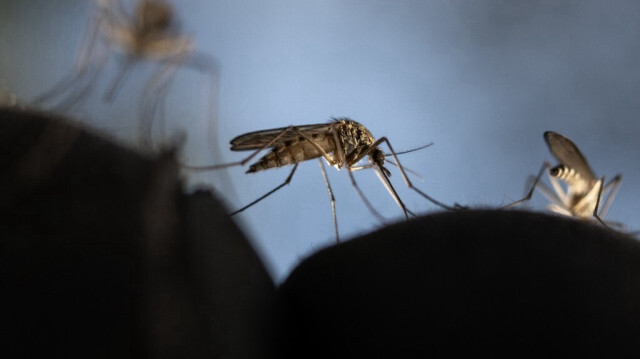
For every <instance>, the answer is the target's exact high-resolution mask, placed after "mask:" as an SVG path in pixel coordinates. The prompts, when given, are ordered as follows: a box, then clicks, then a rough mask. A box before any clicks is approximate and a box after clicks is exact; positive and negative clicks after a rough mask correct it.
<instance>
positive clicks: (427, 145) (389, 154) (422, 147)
mask: <svg viewBox="0 0 640 359" xmlns="http://www.w3.org/2000/svg"><path fill="white" fill-rule="evenodd" d="M431 146H433V142H429V143H427V144H426V145H423V146H420V147H416V148H412V149H410V150H406V151H402V152H396V156H397V155H403V154H405V153H411V152H415V151H420V150H422V149H425V148H427V147H431ZM384 155H385V156H387V157H389V156H393V154H391V153H385V154H384ZM394 165H395V166H398V165H396V164H395V163H394ZM403 168H404V169H407V167H403ZM409 172H411V171H409Z"/></svg>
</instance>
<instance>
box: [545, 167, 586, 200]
mask: <svg viewBox="0 0 640 359" xmlns="http://www.w3.org/2000/svg"><path fill="white" fill-rule="evenodd" d="M550 174H551V175H552V176H553V177H557V178H559V179H561V180H563V181H565V182H566V183H567V184H568V185H569V186H570V190H571V192H573V193H575V194H582V193H585V192H587V191H588V190H589V189H591V187H592V184H591V183H589V181H586V180H585V179H584V177H582V176H581V175H580V173H579V172H578V171H576V170H574V169H573V168H569V167H567V166H565V165H558V166H556V167H553V168H552V169H551V171H550Z"/></svg>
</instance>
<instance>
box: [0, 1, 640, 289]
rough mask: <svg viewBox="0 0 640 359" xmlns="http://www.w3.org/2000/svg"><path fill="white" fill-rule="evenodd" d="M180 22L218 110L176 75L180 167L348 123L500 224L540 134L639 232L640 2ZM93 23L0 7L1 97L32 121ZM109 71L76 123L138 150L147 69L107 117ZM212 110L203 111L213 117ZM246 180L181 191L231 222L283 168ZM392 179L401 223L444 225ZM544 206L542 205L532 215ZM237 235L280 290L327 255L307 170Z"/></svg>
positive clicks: (358, 8) (393, 209)
mask: <svg viewBox="0 0 640 359" xmlns="http://www.w3.org/2000/svg"><path fill="white" fill-rule="evenodd" d="M127 1H128V0H123V2H125V3H127ZM131 1H132V0H131ZM131 1H129V3H131ZM174 6H175V9H176V12H177V16H178V18H179V20H180V24H181V26H182V29H183V30H184V31H185V32H186V33H189V34H192V35H193V36H194V37H195V39H196V40H197V43H198V47H199V50H200V51H201V52H202V53H206V54H209V55H210V56H213V57H214V58H215V59H216V62H217V65H218V70H219V81H218V83H217V88H216V90H215V92H214V93H213V94H212V95H209V94H208V93H207V92H206V91H204V89H206V84H207V79H206V77H205V76H203V75H201V74H199V73H198V72H195V71H192V70H190V69H184V70H181V71H180V72H179V73H178V74H177V76H176V78H175V81H174V82H173V84H172V87H171V89H170V91H169V95H168V98H167V102H166V107H167V111H166V117H167V133H169V134H170V133H173V132H175V131H177V130H183V131H185V132H186V133H187V136H188V142H187V144H186V146H185V148H184V151H183V154H182V155H183V161H185V162H188V163H190V164H210V163H220V162H229V161H236V160H239V159H242V158H243V157H244V155H245V153H232V152H230V151H229V150H228V141H229V140H230V139H231V138H233V137H234V136H236V135H239V134H242V133H245V132H249V131H255V130H261V129H269V128H274V127H282V126H287V125H290V124H297V125H300V124H313V123H323V122H326V121H328V120H329V118H330V117H332V116H335V117H341V116H348V117H351V118H353V119H355V120H357V121H359V122H361V123H362V124H364V125H365V126H367V127H368V128H369V130H370V131H371V133H372V134H373V135H374V136H376V137H381V136H386V137H388V138H389V140H390V141H391V143H392V144H393V145H394V147H395V149H396V150H397V151H399V150H405V149H411V148H415V147H417V146H420V145H424V144H426V143H429V142H434V146H432V147H430V148H428V149H425V150H421V151H418V152H414V153H411V154H406V155H403V156H402V157H401V161H402V163H403V164H404V165H405V166H406V167H408V168H410V169H412V170H414V171H417V172H419V173H420V174H421V175H422V176H423V177H424V180H423V181H420V180H418V179H417V178H415V177H414V180H413V181H414V183H415V184H416V186H418V187H419V188H421V189H422V190H424V191H425V192H427V193H428V194H430V195H432V196H434V197H435V198H437V199H439V200H441V201H443V202H445V203H448V204H452V203H453V202H457V203H461V204H466V205H470V206H480V207H482V206H498V205H502V204H505V203H508V202H510V201H512V200H515V199H518V198H520V197H521V196H522V195H523V194H524V191H525V185H526V183H527V178H528V176H529V175H531V174H533V173H535V172H536V171H537V170H538V169H539V167H540V166H541V164H542V162H543V161H544V160H552V157H551V155H550V153H549V152H548V149H547V148H546V145H545V143H544V141H543V138H542V134H543V132H544V131H546V130H554V131H557V132H560V133H562V134H564V135H566V136H568V137H569V138H571V139H572V140H573V141H574V142H575V143H576V144H577V145H578V146H579V147H580V149H581V150H582V152H583V153H584V154H585V155H586V157H587V158H588V160H589V163H590V165H591V167H592V168H593V169H594V170H595V172H596V174H597V175H606V176H607V177H608V178H611V177H612V176H613V175H615V174H616V173H622V174H623V175H624V181H623V184H622V187H621V188H620V191H619V193H618V196H617V198H616V200H615V201H614V203H613V206H612V208H611V210H610V211H609V213H608V215H607V218H608V219H611V220H615V221H619V222H622V223H624V224H626V225H627V227H628V228H629V229H630V230H638V229H640V218H639V217H638V215H637V212H638V209H639V208H640V204H638V202H637V199H638V198H640V168H639V167H638V165H637V159H638V158H639V157H640V141H638V135H639V134H640V124H639V122H638V119H637V116H638V113H639V110H640V97H639V96H638V94H639V93H640V67H639V66H638V61H639V59H640V41H639V39H640V2H637V1H632V0H628V1H625V0H614V1H607V2H604V1H598V0H572V1H543V0H539V1H534V0H528V1H515V0H484V1H464V0H439V1H436V0H429V1H424V0H420V1H418V0H394V1H390V0H387V1H382V0H323V1H299V0H270V1H246V0H226V1H209V0H183V1H174ZM92 9H93V2H92V1H88V0H87V1H79V0H57V1H49V0H30V1H24V0H2V1H0V90H3V91H11V92H13V93H14V94H15V95H16V96H17V98H18V101H20V102H22V103H28V102H29V101H30V100H32V99H33V98H35V97H36V96H37V95H38V94H40V93H42V92H43V91H45V90H47V89H49V88H50V87H51V86H53V85H54V84H55V83H56V82H57V81H59V80H60V79H61V78H62V77H63V76H64V75H65V74H68V73H69V72H70V71H72V69H73V62H74V58H75V54H76V51H77V49H78V47H79V46H80V45H81V43H82V40H83V36H84V34H85V32H86V31H87V22H88V21H89V17H90V14H91V10H92ZM114 59H115V60H116V61H113V60H114ZM111 60H112V61H111V63H110V65H109V66H108V68H106V69H105V73H104V74H103V76H102V77H101V81H100V83H99V84H97V85H96V87H99V89H97V90H96V91H94V93H93V94H92V95H91V97H90V98H89V100H88V101H87V102H86V103H85V104H84V105H83V106H82V108H81V109H79V110H76V111H75V112H74V113H72V114H71V115H72V116H74V117H75V118H77V119H78V120H79V121H81V122H83V123H86V124H88V125H90V126H91V127H93V128H96V129H98V130H100V131H102V132H103V133H104V134H105V135H107V136H109V137H112V138H116V139H118V140H119V141H121V142H123V143H128V144H130V145H132V146H133V145H135V143H136V142H135V141H136V136H137V132H136V131H137V129H138V124H137V122H136V121H137V117H138V111H139V99H140V94H141V93H142V91H143V88H144V84H145V82H146V81H147V80H148V79H149V78H150V76H151V75H152V74H153V71H154V70H155V69H156V68H157V67H155V66H154V65H153V64H142V65H141V66H138V67H137V68H136V71H135V72H134V73H133V74H132V75H131V76H130V78H128V79H127V81H126V82H125V84H124V86H123V88H122V91H120V93H119V94H118V97H117V98H116V100H115V101H114V102H113V103H104V102H102V101H101V100H100V97H101V94H102V92H103V91H104V89H105V88H106V85H107V84H108V82H109V80H110V78H111V76H113V74H114V72H115V69H116V67H117V66H116V65H117V58H111ZM206 97H208V98H206ZM208 103H212V104H214V105H215V116H213V117H212V116H211V115H210V114H208V113H207V107H208V105H207V104H208ZM212 118H217V123H212V122H211V121H212ZM158 140H162V139H158ZM212 143H213V145H212ZM216 148H217V150H216ZM245 170H246V168H230V169H228V170H223V171H218V172H210V173H188V172H185V178H187V182H188V184H189V188H190V189H193V188H196V187H198V186H205V185H206V186H212V187H215V188H216V190H217V191H218V193H219V194H220V196H222V198H224V199H225V201H226V203H227V205H228V208H229V210H235V209H238V208H240V207H241V206H243V205H245V204H247V203H249V202H250V201H252V200H253V199H255V198H257V197H258V196H260V195H262V194H263V193H265V192H266V191H268V190H269V189H271V188H273V187H275V186H276V185H278V184H279V183H281V182H282V181H283V180H284V179H285V178H286V176H287V175H288V174H289V171H290V168H283V169H277V170H270V171H266V172H261V173H257V174H250V175H247V174H244V171H245ZM390 170H391V171H392V172H393V176H392V181H393V183H394V185H395V187H396V189H397V190H398V192H399V194H400V196H401V198H402V199H403V200H404V201H405V203H406V204H407V206H408V207H409V208H410V209H411V210H413V211H414V212H418V213H429V212H432V211H436V210H438V209H437V208H436V207H434V205H432V204H431V203H429V202H427V201H426V200H424V199H423V198H422V197H420V196H418V195H417V194H416V193H415V192H412V191H410V190H408V189H407V188H406V186H405V185H404V184H403V182H402V180H401V177H400V175H399V173H398V172H397V169H396V168H393V167H390ZM327 171H328V175H329V179H330V181H331V184H332V186H333V190H334V193H335V196H336V207H337V214H338V226H339V231H340V234H341V236H342V237H343V239H345V240H347V239H348V238H349V237H353V236H356V235H359V234H362V233H366V232H369V231H372V230H375V229H376V228H379V227H380V226H381V225H382V224H381V223H379V222H378V221H377V220H376V219H375V218H373V217H372V215H371V213H370V212H369V211H368V210H367V209H366V207H365V206H364V205H363V203H362V202H361V200H360V199H359V198H358V196H357V195H356V193H355V191H354V190H353V188H352V186H351V185H350V182H349V179H348V176H347V174H346V173H345V171H344V170H342V171H336V170H334V169H332V168H327ZM355 176H356V179H357V180H358V182H359V184H360V185H361V187H362V189H363V191H364V192H365V193H366V195H367V196H368V198H369V199H370V201H371V202H373V204H374V205H375V206H376V208H378V209H379V211H380V212H382V213H383V214H384V215H385V216H386V217H388V218H389V223H391V222H394V221H400V220H403V216H402V212H401V211H400V209H399V208H398V207H397V206H396V204H395V203H394V201H393V200H392V199H391V197H389V195H388V194H387V193H386V191H385V190H384V188H383V186H382V185H381V184H380V183H379V181H378V179H377V177H376V176H375V174H374V173H373V172H372V171H361V172H357V173H356V174H355ZM545 181H546V179H545ZM545 204H546V200H545V199H544V198H543V197H542V195H540V194H538V193H537V194H535V195H534V199H533V200H532V201H531V202H530V203H529V204H528V205H527V207H529V208H532V209H535V210H544V205H545ZM235 219H236V220H237V222H238V223H239V225H240V226H241V227H242V228H243V230H244V231H245V233H246V234H247V236H248V237H249V238H250V239H251V240H252V241H253V243H254V245H255V246H256V248H257V249H258V250H259V252H260V254H261V255H262V257H263V258H264V260H265V262H266V263H267V265H268V267H269V269H270V270H271V273H272V275H273V276H274V278H275V279H276V280H278V281H280V280H283V279H284V278H285V276H286V275H287V273H288V272H289V271H290V270H291V269H292V267H293V266H295V265H296V263H298V262H299V261H300V260H301V259H303V258H304V257H305V256H307V255H309V254H310V253H312V252H313V251H316V250H318V249H320V248H322V247H324V246H327V245H331V244H333V243H334V241H335V239H334V229H333V224H332V217H331V207H330V202H329V198H328V195H327V191H326V188H325V185H324V182H323V180H322V176H321V174H320V171H319V167H318V163H317V161H310V162H308V163H304V164H303V165H301V166H300V167H299V169H298V171H297V172H296V175H295V176H294V178H293V181H292V183H291V184H290V185H289V186H288V187H285V188H283V189H282V190H281V191H279V192H278V193H276V194H274V195H273V196H271V197H270V198H268V199H266V200H264V201H262V202H261V203H259V204H257V205H256V206H254V207H252V208H250V209H248V210H246V211H245V212H243V213H241V214H239V215H237V216H236V217H235ZM426 238H428V234H427V236H426Z"/></svg>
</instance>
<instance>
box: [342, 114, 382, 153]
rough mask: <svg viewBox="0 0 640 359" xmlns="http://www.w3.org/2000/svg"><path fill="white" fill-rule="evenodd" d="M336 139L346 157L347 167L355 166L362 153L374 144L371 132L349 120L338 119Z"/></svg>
mask: <svg viewBox="0 0 640 359" xmlns="http://www.w3.org/2000/svg"><path fill="white" fill-rule="evenodd" d="M335 120H336V121H338V123H339V124H340V126H338V128H337V131H338V139H339V140H340V143H341V144H342V149H343V151H344V153H345V155H346V156H347V158H346V160H347V163H348V164H349V165H352V164H355V163H356V162H358V161H359V160H360V159H361V158H362V156H363V155H362V153H364V151H366V150H367V149H369V147H370V146H371V145H372V144H373V143H374V142H375V140H374V138H373V136H372V135H371V132H369V130H367V128H366V127H364V126H363V125H361V124H360V123H358V122H356V121H354V120H351V119H349V118H338V119H335Z"/></svg>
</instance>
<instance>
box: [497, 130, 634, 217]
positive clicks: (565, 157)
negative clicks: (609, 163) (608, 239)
mask: <svg viewBox="0 0 640 359" xmlns="http://www.w3.org/2000/svg"><path fill="white" fill-rule="evenodd" d="M544 139H545V141H546V142H547V146H549V150H550V151H551V153H552V154H553V156H554V157H555V158H556V159H557V160H558V162H560V164H558V165H557V166H555V167H551V165H550V164H549V163H548V162H546V161H545V163H544V164H543V166H542V168H540V171H539V172H538V175H537V176H536V177H535V180H534V182H533V186H532V187H531V189H530V190H529V192H528V193H527V195H526V196H525V197H524V198H522V199H520V200H518V201H515V202H513V203H511V204H509V205H507V206H505V207H504V208H508V207H512V206H514V205H517V204H519V203H522V202H524V201H527V200H529V199H531V196H532V195H533V191H534V190H535V189H536V188H537V189H539V190H540V191H541V192H542V194H543V195H544V196H545V197H547V198H548V199H549V200H550V201H551V203H550V204H549V205H548V207H547V208H548V209H549V210H550V211H552V212H555V213H559V214H562V215H565V216H570V217H576V218H581V219H590V218H595V219H596V220H597V221H598V222H600V223H601V224H603V225H604V226H605V227H609V225H611V224H613V225H615V226H616V227H622V225H621V224H619V223H614V222H608V221H607V222H606V223H605V221H604V220H603V219H602V218H604V216H605V215H606V213H607V211H608V210H609V207H610V205H611V202H612V201H613V198H614V197H615V195H616V192H617V191H618V188H619V187H620V184H621V183H622V175H621V174H617V175H616V176H615V177H613V178H612V179H611V180H610V181H609V182H608V183H607V184H604V176H602V177H600V178H596V176H595V175H594V173H593V171H592V170H591V168H590V167H589V165H588V164H587V160H586V159H585V158H584V156H583V155H582V153H581V152H580V150H578V147H576V145H575V144H574V143H573V142H571V140H569V139H568V138H566V137H564V136H563V135H561V134H559V133H556V132H552V131H547V132H545V133H544ZM545 170H546V171H547V173H548V175H549V180H550V182H551V186H552V187H553V191H552V190H551V189H550V188H549V187H547V186H546V185H545V184H544V183H542V182H540V178H541V177H542V174H543V172H545ZM558 180H561V181H563V182H564V183H565V184H566V190H565V189H564V188H563V187H562V186H561V185H560V183H559V181H558ZM605 196H606V199H604V201H603V198H604V197H605ZM601 205H602V206H601ZM608 224H609V225H608Z"/></svg>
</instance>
